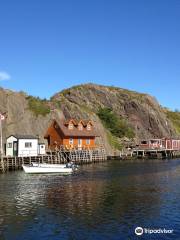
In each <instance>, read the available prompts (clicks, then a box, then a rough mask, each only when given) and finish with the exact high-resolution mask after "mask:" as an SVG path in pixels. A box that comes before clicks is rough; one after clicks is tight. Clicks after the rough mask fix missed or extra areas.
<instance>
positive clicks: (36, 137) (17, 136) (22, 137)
mask: <svg viewBox="0 0 180 240" xmlns="http://www.w3.org/2000/svg"><path fill="white" fill-rule="evenodd" d="M11 136H13V137H15V138H17V139H38V138H39V137H38V136H33V135H20V134H15V135H10V136H9V137H11ZM9 137H8V138H9Z"/></svg>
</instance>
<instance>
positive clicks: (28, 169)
mask: <svg viewBox="0 0 180 240" xmlns="http://www.w3.org/2000/svg"><path fill="white" fill-rule="evenodd" d="M22 167H23V170H24V171H25V173H72V172H73V169H72V168H66V167H64V168H63V167H48V166H47V167H45V166H43V167H42V166H39V167H36V166H25V165H23V166H22Z"/></svg>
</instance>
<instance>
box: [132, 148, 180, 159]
mask: <svg viewBox="0 0 180 240" xmlns="http://www.w3.org/2000/svg"><path fill="white" fill-rule="evenodd" d="M132 156H135V157H137V158H174V157H180V151H179V150H173V149H134V150H133V151H132Z"/></svg>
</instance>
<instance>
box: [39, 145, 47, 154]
mask: <svg viewBox="0 0 180 240" xmlns="http://www.w3.org/2000/svg"><path fill="white" fill-rule="evenodd" d="M38 154H40V155H44V154H46V147H45V144H39V146H38Z"/></svg>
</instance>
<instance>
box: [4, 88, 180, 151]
mask: <svg viewBox="0 0 180 240" xmlns="http://www.w3.org/2000/svg"><path fill="white" fill-rule="evenodd" d="M44 104H46V105H47V106H48V107H49V112H48V113H47V114H45V115H42V114H36V113H35V112H34V110H33V109H31V107H30V105H29V100H28V96H27V95H26V94H25V93H23V92H13V91H10V90H5V89H2V88H1V89H0V111H1V112H7V119H6V120H5V121H4V122H3V133H4V134H3V135H4V138H5V137H7V136H8V135H10V134H15V133H18V134H34V135H39V136H40V138H41V139H43V135H44V134H45V131H46V129H47V127H48V125H49V124H50V122H51V120H52V119H57V118H58V119H62V118H70V117H74V118H83V119H86V118H91V119H92V120H93V121H94V122H95V123H96V128H97V130H98V132H99V133H100V136H101V138H100V140H99V141H101V143H103V144H104V145H105V147H106V149H107V151H108V152H109V153H110V152H111V150H112V146H111V144H110V142H109V139H108V131H107V129H105V127H104V126H103V124H102V122H101V120H100V119H99V117H98V115H97V112H98V109H99V108H110V109H112V111H113V112H114V113H116V115H117V116H118V117H119V118H120V119H125V120H126V121H127V122H128V124H129V126H131V127H132V129H133V130H134V132H135V138H134V139H133V141H134V142H136V141H138V140H139V139H146V138H151V137H153V138H154V137H155V138H156V137H176V136H177V131H176V129H175V127H174V125H173V123H172V122H171V120H170V119H169V118H168V116H167V110H166V111H165V110H164V109H163V108H162V107H161V106H160V105H159V103H158V102H157V101H156V99H155V98H153V97H152V96H150V95H147V94H141V93H137V92H133V91H129V90H125V89H121V88H116V87H107V86H100V85H95V84H84V85H79V86H75V87H72V88H69V89H66V90H63V91H61V92H59V93H57V94H55V95H54V96H53V97H52V98H51V99H50V100H49V101H46V102H45V103H44Z"/></svg>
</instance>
